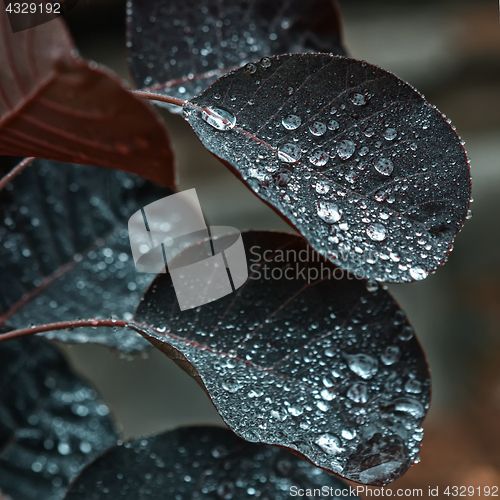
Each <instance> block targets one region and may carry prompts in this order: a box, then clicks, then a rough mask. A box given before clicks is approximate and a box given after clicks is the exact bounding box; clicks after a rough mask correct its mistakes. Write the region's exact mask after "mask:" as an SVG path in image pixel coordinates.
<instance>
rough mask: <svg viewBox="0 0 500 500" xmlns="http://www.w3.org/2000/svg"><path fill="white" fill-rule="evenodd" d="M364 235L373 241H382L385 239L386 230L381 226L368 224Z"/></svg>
mask: <svg viewBox="0 0 500 500" xmlns="http://www.w3.org/2000/svg"><path fill="white" fill-rule="evenodd" d="M366 233H367V234H368V236H369V237H370V238H371V239H372V240H373V241H384V240H385V239H386V237H387V229H386V228H385V227H384V226H383V225H382V224H370V225H369V226H368V228H367V229H366Z"/></svg>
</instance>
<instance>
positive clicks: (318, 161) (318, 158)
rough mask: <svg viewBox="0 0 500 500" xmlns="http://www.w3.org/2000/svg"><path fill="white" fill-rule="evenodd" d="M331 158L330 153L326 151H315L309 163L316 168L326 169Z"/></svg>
mask: <svg viewBox="0 0 500 500" xmlns="http://www.w3.org/2000/svg"><path fill="white" fill-rule="evenodd" d="M329 159H330V157H329V156H328V153H326V152H325V151H321V150H318V151H315V152H314V153H312V154H311V156H310V157H309V161H310V162H311V163H312V164H313V165H314V166H315V167H324V166H325V165H326V164H327V162H328V160H329Z"/></svg>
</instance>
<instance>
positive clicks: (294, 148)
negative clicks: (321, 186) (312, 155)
mask: <svg viewBox="0 0 500 500" xmlns="http://www.w3.org/2000/svg"><path fill="white" fill-rule="evenodd" d="M301 155H302V152H301V150H300V146H298V145H297V144H292V143H291V142H287V143H286V144H284V145H283V146H281V147H280V148H279V149H278V158H279V159H280V160H281V161H285V162H287V163H294V162H296V161H299V160H300V157H301Z"/></svg>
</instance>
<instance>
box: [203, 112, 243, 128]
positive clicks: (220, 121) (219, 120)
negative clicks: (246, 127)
mask: <svg viewBox="0 0 500 500" xmlns="http://www.w3.org/2000/svg"><path fill="white" fill-rule="evenodd" d="M201 118H202V120H203V121H205V122H207V123H208V124H209V125H211V126H212V127H214V128H216V129H217V130H231V129H232V128H234V126H235V125H236V117H235V116H233V115H232V114H231V113H229V111H225V110H223V109H220V108H212V107H207V108H205V109H204V110H203V111H202V114H201Z"/></svg>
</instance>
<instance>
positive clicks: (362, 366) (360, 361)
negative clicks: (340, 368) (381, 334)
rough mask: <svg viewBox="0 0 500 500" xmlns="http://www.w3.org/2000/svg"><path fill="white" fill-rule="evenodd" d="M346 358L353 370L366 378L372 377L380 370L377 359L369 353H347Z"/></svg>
mask: <svg viewBox="0 0 500 500" xmlns="http://www.w3.org/2000/svg"><path fill="white" fill-rule="evenodd" d="M345 358H346V359H347V365H348V366H349V368H350V369H351V371H353V372H354V373H355V374H356V375H359V376H360V377H361V378H364V379H365V380H367V379H369V378H372V377H373V376H374V375H375V374H376V373H377V371H378V366H377V365H378V363H377V360H376V359H375V358H374V357H372V356H369V355H368V354H362V353H361V354H346V355H345Z"/></svg>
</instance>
